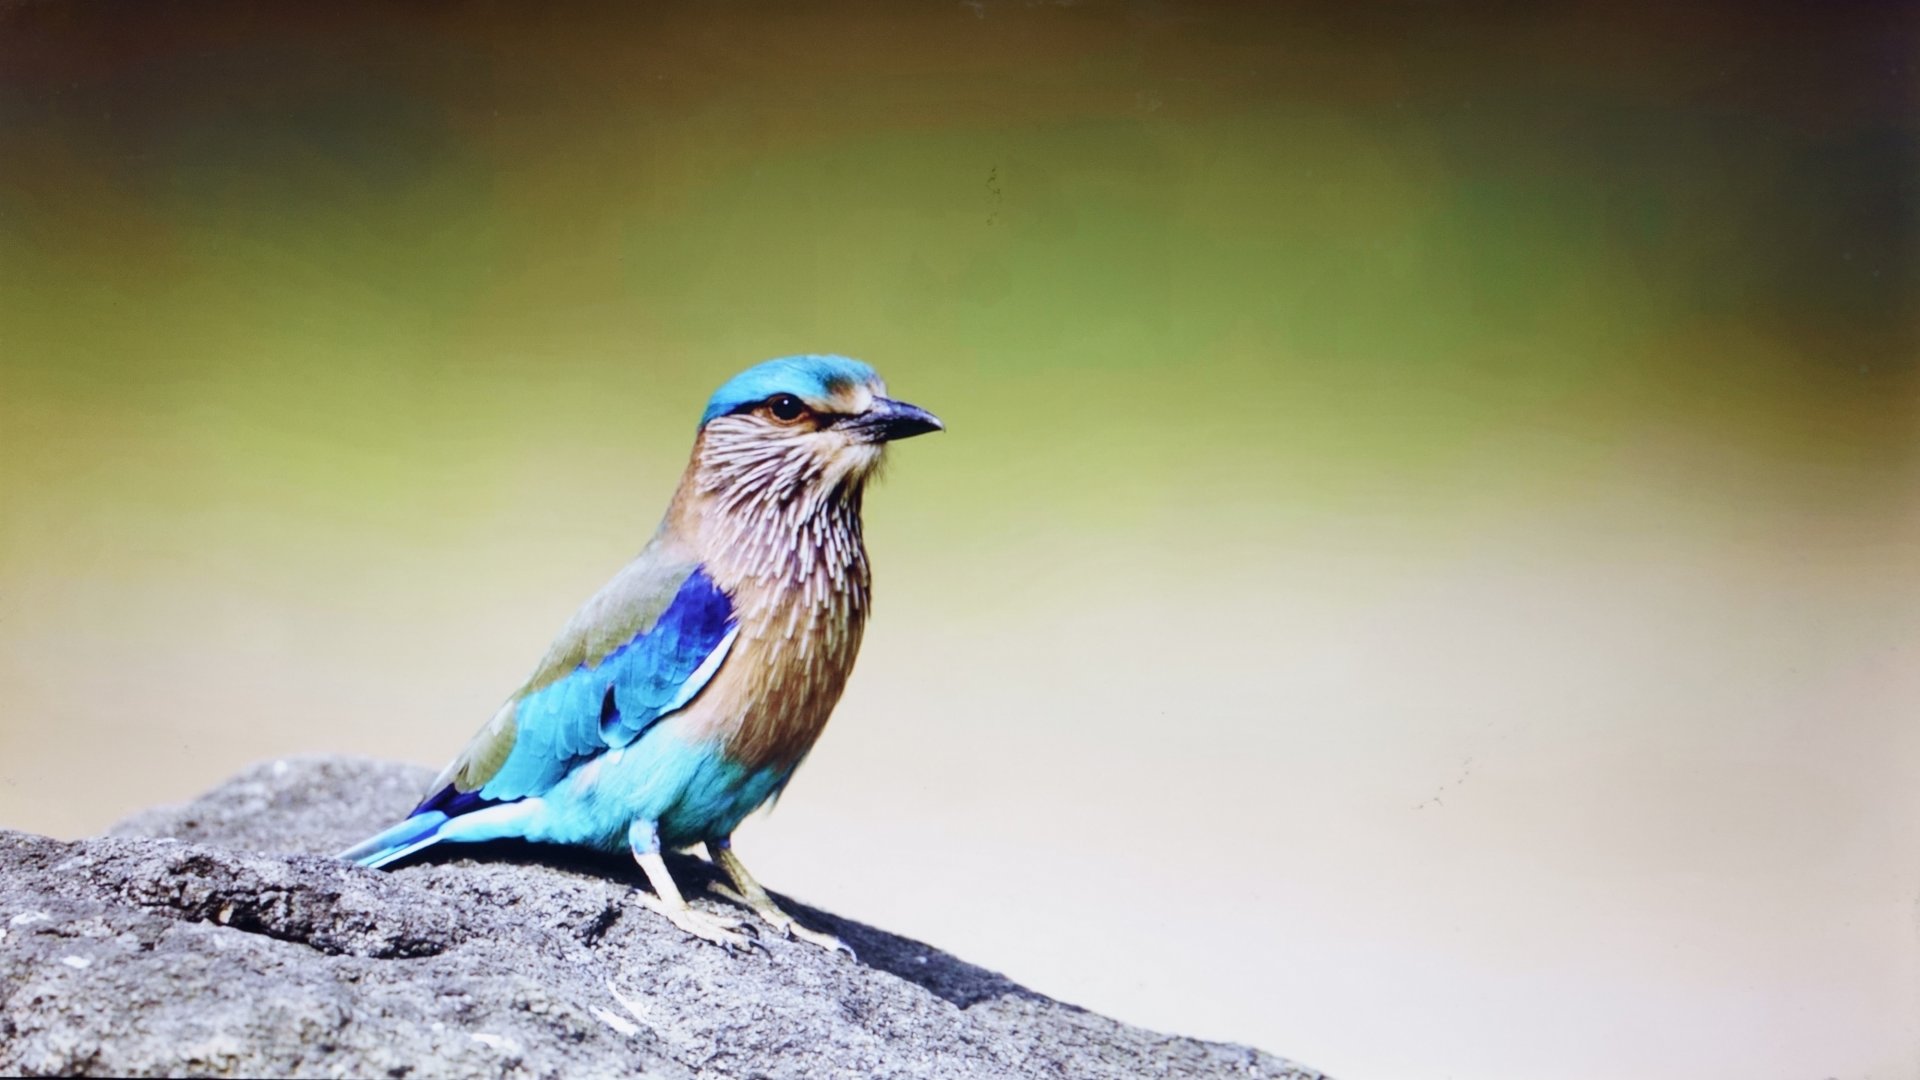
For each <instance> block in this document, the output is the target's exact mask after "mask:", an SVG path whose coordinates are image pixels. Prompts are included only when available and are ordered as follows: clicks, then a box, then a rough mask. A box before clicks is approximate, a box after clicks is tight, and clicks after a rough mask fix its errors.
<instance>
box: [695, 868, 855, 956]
mask: <svg viewBox="0 0 1920 1080" xmlns="http://www.w3.org/2000/svg"><path fill="white" fill-rule="evenodd" d="M707 891H708V892H711V893H713V894H714V895H715V896H719V897H722V898H724V899H726V900H730V901H732V902H733V903H736V904H739V905H740V906H741V907H743V908H746V909H748V910H750V911H752V912H753V913H754V914H755V915H758V916H760V918H761V920H762V921H763V922H765V923H766V924H767V925H768V926H771V927H773V928H774V929H775V930H778V931H780V936H781V937H783V938H786V939H787V940H788V941H793V940H796V939H798V940H800V941H804V942H806V943H807V944H809V945H816V946H818V947H820V948H822V949H825V950H827V951H828V952H836V953H840V954H841V955H843V956H845V957H846V958H847V959H849V960H858V959H859V957H858V956H855V955H854V952H853V948H852V947H851V946H849V945H848V944H847V943H846V942H844V941H841V940H840V939H839V938H837V937H835V936H834V935H832V934H828V933H825V932H823V931H819V930H809V929H808V928H807V927H805V926H802V925H800V921H799V920H798V919H795V918H794V917H793V916H791V915H789V914H787V913H786V912H784V911H782V910H780V907H779V905H777V904H775V903H773V901H772V900H771V899H768V900H767V901H766V902H765V903H762V904H756V903H754V902H753V901H751V900H748V899H747V898H746V897H744V896H741V895H740V894H739V893H737V892H735V891H734V890H732V889H730V888H728V887H727V886H725V885H722V884H721V883H720V882H717V881H712V882H708V883H707Z"/></svg>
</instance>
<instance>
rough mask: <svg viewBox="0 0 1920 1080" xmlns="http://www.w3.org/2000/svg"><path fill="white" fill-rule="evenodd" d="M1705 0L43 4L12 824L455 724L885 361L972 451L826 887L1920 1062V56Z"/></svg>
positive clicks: (791, 838)
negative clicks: (751, 406)
mask: <svg viewBox="0 0 1920 1080" xmlns="http://www.w3.org/2000/svg"><path fill="white" fill-rule="evenodd" d="M1686 7H1687V10H1684V11H1680V10H1668V9H1667V7H1666V6H1664V5H1658V4H1651V3H1647V4H1628V5H1621V4H1613V3H1607V4H1601V3H1594V4H1574V5H1548V6H1533V5H1480V6H1461V5H1454V4H1441V3H1429V4H1397V5H1392V6H1381V7H1370V8H1365V9H1361V8H1351V9H1350V8H1347V7H1344V6H1341V5H1333V4H1315V5H1307V6H1294V5H1284V6H1283V5H1252V4H1245V5H1242V4H1225V3H1216V4H1205V3H1195V2H1174V0H1168V2H1161V3H1134V4H1127V3H1119V2H1085V3H1069V2H1064V0H1062V2H1052V3H1033V2H1026V3H1022V2H1011V3H1003V2H996V0H978V2H969V3H952V4H949V3H924V4H900V3H887V4H871V5H850V4H835V5H819V4H809V5H800V4H792V5H774V4H748V3H739V4H722V3H676V4H671V5H658V6H654V5H634V6H591V7H589V6H577V5H564V6H558V7H540V6H535V5H508V4H459V5H448V4H408V5H385V6H367V5H294V4H281V5H265V4H232V5H229V4H206V3H201V4H158V3H154V4H141V5H115V4H105V3H81V2H71V3H9V4H6V5H4V6H0V508H4V509H0V515H3V516H0V716H4V720H0V823H4V824H5V825H6V826H8V827H16V828H25V829H32V830H38V831H43V832H49V833H53V834H55V835H62V836H73V835H80V834H85V833H89V832H93V831H97V830H99V829H102V828H104V827H105V826H107V825H108V824H109V823H111V822H112V821H114V820H116V819H117V818H119V817H120V816H123V815H125V814H127V813H128V812H130V811H132V810H134V809H136V808H138V807H141V806H144V805H148V804H151V803H154V802H158V801H176V800H181V799H185V798H189V797H191V796H192V795H193V794H195V793H196V792H198V791H200V790H202V789H204V788H206V787H207V786H209V785H211V784H213V783H215V782H217V781H218V780H219V779H221V778H222V777H224V776H226V775H227V774H229V773H231V772H232V771H234V770H235V769H237V768H238V767H240V766H241V765H243V764H245V763H248V762H251V761H255V760H259V759H263V758H273V757H279V756H285V755H293V754H306V753H331V752H351V753H359V754H368V755H377V756H381V757H387V758H400V759H406V760H412V761H420V762H424V763H428V764H434V765H437V764H439V763H441V762H442V761H443V760H444V759H445V758H447V757H448V756H449V755H450V754H451V753H452V752H453V750H454V749H455V748H456V747H457V746H458V745H459V743H460V742H461V740H462V739H464V738H465V736H466V735H467V734H468V733H469V732H470V731H471V730H472V729H473V728H474V727H475V726H477V725H478V724H479V723H480V722H481V721H482V720H483V719H484V718H485V717H486V716H487V715H489V714H490V713H491V711H492V709H493V707H494V706H495V705H496V704H497V702H498V700H499V699H500V697H501V696H502V695H504V694H505V693H506V692H507V691H508V690H510V689H511V688H512V687H513V686H514V685H515V684H516V683H517V682H518V681H519V679H520V678H521V677H522V676H523V674H524V672H525V671H526V670H527V668H528V667H529V666H530V665H531V663H532V661H533V660H534V659H535V658H536V657H537V656H538V655H539V653H540V651H541V650H542V648H543V647H544V645H545V643H546V641H547V639H548V638H549V636H550V635H551V634H552V633H553V632H554V631H555V630H556V629H557V628H558V626H559V625H560V624H561V622H562V621H564V619H565V618H566V617H567V615H569V614H570V613H571V611H572V609H573V607H574V605H575V604H577V603H578V602H579V601H580V600H581V599H583V598H584V597H585V596H586V595H587V594H588V593H589V592H590V591H591V590H592V589H594V588H595V587H596V586H597V585H598V584H599V583H600V582H601V581H602V580H604V578H605V577H606V576H607V575H609V574H610V573H611V572H612V571H613V570H614V569H615V568H616V567H618V566H619V564H620V563H621V562H622V561H623V560H624V559H625V558H626V557H627V556H628V555H630V554H631V553H632V552H633V551H634V550H635V549H637V547H638V546H639V544H640V543H641V542H642V541H643V539H644V538H645V536H646V535H647V534H648V532H649V531H650V530H651V529H652V527H653V524H654V522H655V520H656V518H657V515H658V513H659V511H660V509H661V507H662V506H663V505H664V501H665V498H666V496H667V494H668V492H669V491H670V490H671V487H672V484H673V482H674V478H675V477H676V476H677V474H678V472H679V470H680V467H681V466H682V464H683V463H684V461H685V454H686V451H687V447H688V445H689V442H690V439H691V436H692V433H693V427H694V423H695V421H696V419H697V417H698V413H699V408H700V405H701V403H702V402H703V401H704V399H705V396H706V395H707V393H709V392H710V390H711V389H712V387H713V386H714V385H716V384H718V383H719V382H720V381H721V380H722V379H723V378H724V377H725V376H727V375H729V374H731V373H732V372H733V371H735V370H736V369H738V368H740V367H743V366H745V365H746V364H748V363H750V362H753V361H757V360H760V359H763V358H766V357H769V356H775V355H781V354H786V353H792V352H798V351H839V352H845V353H849V354H852V355H855V356H859V357H862V358H864V359H867V360H869V361H871V362H873V363H874V364H875V365H876V366H878V367H879V368H880V369H881V370H882V372H883V373H885V374H886V375H887V377H888V378H889V380H890V382H891V385H892V388H893V390H894V391H895V392H896V393H897V394H898V395H899V396H902V397H905V398H907V399H908V400H912V401H915V402H917V403H921V404H924V405H926V406H928V407H929V408H932V409H934V410H935V411H936V412H938V413H940V414H941V415H942V416H943V417H945V418H946V420H947V421H948V423H949V426H950V431H949V432H948V433H947V434H945V435H942V436H939V437H938V438H933V439H926V440H920V441H916V442H914V443H910V444H907V445H904V446H902V447H899V448H897V449H896V451H895V452H894V459H895V460H894V461H893V463H892V466H891V469H890V475H889V479H888V481H887V482H886V483H885V484H884V485H883V487H882V489H881V490H879V491H878V492H876V493H875V494H874V496H873V497H872V498H870V499H869V507H870V510H869V524H870V529H869V540H870V544H871V547H872V549H873V552H874V561H875V563H876V565H877V574H878V586H877V587H878V594H877V596H878V609H877V617H876V620H875V623H874V625H873V628H872V630H871V632H870V633H869V635H868V644H867V646H866V651H865V654H864V656H863V659H862V661H861V665H860V669H859V671H858V672H857V673H856V675H855V678H854V682H853V685H852V687H851V688H850V690H849V692H848V695H847V698H846V700H845V702H844V704H843V706H842V708H841V709H840V711H839V713H838V715H837V717H836V719H835V722H834V725H833V726H832V728H831V729H830V730H829V732H828V734H827V736H826V737H825V739H824V740H823V742H822V744H821V746H820V747H819V751H818V752H817V753H816V754H815V755H814V756H813V757H812V758H811V760H810V762H809V764H808V766H807V768H806V770H805V771H804V772H803V773H802V774H801V776H800V779H799V780H798V782H797V783H796V784H795V785H794V787H793V788H792V790H791V792H790V793H789V795H788V797H787V798H786V800H785V801H784V802H782V804H781V805H780V808H779V811H778V813H775V814H773V815H771V816H769V817H765V818H762V819H757V820H756V821H755V822H754V823H752V824H750V825H749V826H748V828H747V829H746V830H745V831H744V832H743V834H742V841H741V842H742V848H743V850H744V851H745V852H746V854H747V857H748V859H749V861H750V862H751V863H752V864H753V865H754V866H755V867H756V869H757V870H758V871H759V873H760V874H761V876H762V877H763V878H764V879H766V880H767V881H769V882H770V883H771V884H773V885H774V887H776V888H780V889H783V890H786V891H789V892H791V893H793V894H795V895H798V896H800V897H803V898H805V899H808V900H810V901H813V902H816V903H820V904H822V905H824V906H827V907H830V908H833V909H835V910H838V911H840V912H842V913H844V914H847V915H849V916H853V917H856V918H861V919H865V920H867V921H871V922H875V923H878V924H881V925H884V926H887V927H889V928H891V929H895V930H898V931H902V932H906V933H911V934H915V935H918V936H923V937H926V938H927V939H929V940H932V941H934V942H936V943H938V944H941V945H943V946H945V947H948V948H951V949H954V950H955V951H957V952H959V953H961V954H962V955H964V956H967V957H968V958H969V959H972V960H975V961H978V962H981V963H985V964H987V965H989V966H993V967H996V968H1000V969H1003V970H1006V971H1008V972H1009V973H1010V974H1012V975H1013V976H1015V977H1017V978H1020V979H1022V980H1025V981H1027V982H1029V983H1031V984H1032V985H1034V986H1035V987H1036V988H1037V989H1040V990H1042V991H1045V992H1048V993H1052V994H1055V995H1058V996H1061V997H1065V998H1067V999H1069V1000H1073V1001H1076V1002H1079V1003H1082V1004H1085V1005H1088V1006H1090V1007H1093V1008H1096V1009H1100V1010H1103V1011H1108V1012H1113V1013H1116V1014H1118V1015H1120V1016H1122V1017H1123V1018H1126V1019H1129V1020H1133V1021H1136V1022H1141V1023H1146V1024H1150V1025H1154V1026H1158V1027H1163V1028H1167V1029H1178V1030H1181V1031H1183V1032H1190V1033H1193V1034H1199V1035H1205V1036H1210V1037H1216V1038H1230V1039H1236V1040H1240V1041H1246V1042H1252V1043H1256V1044H1259V1045H1261V1046H1263V1047H1266V1048H1268V1049H1272V1050H1274V1051H1277V1052H1280V1053H1284V1054H1288V1055H1292V1056H1296V1057H1298V1058H1301V1059H1303V1060H1305V1061H1307V1062H1310V1063H1312V1064H1314V1065H1317V1066H1319V1067H1321V1068H1325V1069H1327V1070H1329V1071H1332V1072H1334V1073H1336V1074H1338V1075H1341V1076H1346V1077H1441V1076H1448V1075H1460V1076H1467V1075H1471V1076H1479V1077H1502V1076H1506V1077H1539V1076H1549V1075H1551V1076H1568V1077H1575V1076H1577V1077H1618V1076H1624V1075H1634V1076H1641V1077H1662V1076H1671V1077H1712V1076H1728V1077H1732V1076H1739V1077H1773V1076H1778V1077H1783V1078H1784V1077H1796V1078H1804V1077H1807V1076H1833V1077H1865V1076H1888V1075H1895V1074H1898V1075H1909V1074H1910V1073H1911V1071H1912V1070H1913V1069H1915V1068H1916V1067H1920V1050H1916V1047H1917V1046H1920V1019H1917V1018H1920V947H1917V946H1916V940H1915V935H1916V929H1915V927H1916V922H1915V916H1914V907H1913V905H1914V903H1915V899H1914V898H1915V897H1916V896H1920V865H1917V864H1916V859H1915V857H1914V856H1915V850H1916V847H1917V846H1920V732H1917V730H1916V725H1915V722H1914V721H1915V708H1916V706H1920V676H1917V675H1916V672H1917V671H1920V667H1917V666H1916V662H1917V661H1920V547H1917V546H1916V538H1917V537H1920V531H1917V528H1916V527H1917V526H1920V500H1917V499H1916V489H1915V481H1916V478H1917V477H1916V464H1920V463H1917V462H1916V457H1915V449H1916V435H1920V428H1917V426H1916V421H1920V378H1917V377H1916V376H1917V371H1916V357H1917V356H1920V308H1917V306H1916V295H1917V293H1916V285H1917V284H1920V260H1917V259H1916V251H1917V250H1920V227H1917V225H1916V223H1917V222H1920V186H1917V181H1916V177H1920V168H1917V167H1916V161H1917V159H1916V153H1915V146H1916V143H1915V136H1916V134H1917V131H1916V129H1917V128H1920V122H1916V117H1920V112H1917V111H1916V105H1920V93H1917V92H1916V88H1917V87H1920V77H1917V76H1916V72H1915V67H1914V64H1915V46H1916V43H1917V42H1920V37H1916V29H1920V28H1917V27H1916V23H1915V20H1914V18H1913V17H1912V14H1911V10H1910V9H1909V10H1907V11H1902V10H1901V8H1899V7H1896V6H1887V7H1884V8H1878V9H1875V8H1870V7H1867V6H1864V5H1862V6H1834V5H1824V6H1823V5H1806V6H1804V7H1800V8H1790V7H1781V6H1769V8H1768V10H1766V11H1765V12H1762V11H1761V10H1759V9H1758V7H1754V8H1749V7H1747V6H1742V5H1722V6H1710V7H1699V6H1686ZM394 809H395V810H396V812H397V811H399V810H401V809H404V808H401V807H395V808H394Z"/></svg>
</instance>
